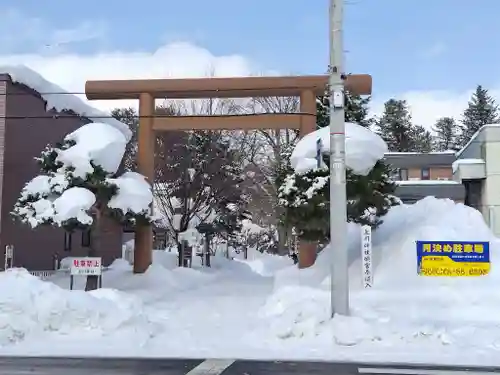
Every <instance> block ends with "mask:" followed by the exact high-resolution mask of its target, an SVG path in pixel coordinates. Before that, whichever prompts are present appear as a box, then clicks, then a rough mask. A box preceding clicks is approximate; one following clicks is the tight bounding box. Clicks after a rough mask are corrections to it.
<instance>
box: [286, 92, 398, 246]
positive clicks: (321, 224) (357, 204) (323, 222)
mask: <svg viewBox="0 0 500 375" xmlns="http://www.w3.org/2000/svg"><path fill="white" fill-rule="evenodd" d="M328 104H329V103H328V98H327V97H324V98H320V99H318V101H317V109H318V111H317V119H318V125H319V127H323V126H327V125H328V123H329V120H328V116H329V106H328ZM367 104H368V103H367V102H365V103H364V104H363V105H364V106H367ZM349 108H352V106H349V105H346V118H353V117H352V113H351V112H349ZM365 113H366V114H367V113H368V111H366V112H365ZM349 116H351V117H349ZM362 120H363V119H362ZM369 123H370V121H369V120H366V119H365V120H364V121H362V124H364V125H365V126H366V125H368V124H369ZM322 159H323V161H324V162H325V164H326V165H329V160H328V155H324V154H323V155H322ZM389 173H390V168H389V167H388V166H387V165H385V164H384V162H383V161H379V162H377V164H376V165H375V166H374V168H373V169H372V170H371V171H370V173H369V174H368V175H367V176H359V175H356V174H354V173H352V171H350V170H347V171H346V178H347V200H348V203H347V216H348V220H349V221H350V222H354V223H359V224H363V225H365V224H366V225H370V226H372V227H373V228H376V227H377V226H379V225H380V224H381V222H382V219H381V218H382V217H383V216H384V215H385V214H386V213H387V211H388V210H389V208H390V207H391V206H393V205H396V204H398V202H399V200H398V199H397V198H396V197H394V195H393V193H394V190H395V185H394V183H393V182H392V181H391V180H390V178H389ZM279 178H280V181H282V183H281V186H280V188H279V198H280V200H279V203H280V204H281V205H282V206H284V207H285V213H284V216H283V218H282V220H284V221H285V222H286V223H287V225H288V226H290V227H295V228H296V231H297V232H298V235H299V238H301V239H303V240H306V241H319V242H323V241H327V240H328V238H329V236H330V231H329V218H330V216H329V199H330V197H329V195H330V186H329V184H330V181H329V178H330V173H329V170H328V168H321V167H320V168H317V169H315V170H312V171H309V172H307V173H305V174H297V173H295V172H294V171H293V169H292V168H291V166H290V164H287V165H286V166H283V168H282V170H281V173H280V177H279Z"/></svg>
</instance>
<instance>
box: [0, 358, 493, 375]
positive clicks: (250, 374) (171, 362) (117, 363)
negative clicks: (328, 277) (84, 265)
mask: <svg viewBox="0 0 500 375" xmlns="http://www.w3.org/2000/svg"><path fill="white" fill-rule="evenodd" d="M101 374H102V375H117V374H120V375H160V374H163V375H267V374H270V375H287V374H294V375H389V374H390V375H433V374H436V375H493V374H496V375H500V367H459V366H434V365H410V364H369V363H351V362H300V361H297V362H282V361H277V362H273V361H249V360H229V359H183V358H179V359H146V358H131V359H123V358H47V357H43V358H38V357H0V375H101Z"/></svg>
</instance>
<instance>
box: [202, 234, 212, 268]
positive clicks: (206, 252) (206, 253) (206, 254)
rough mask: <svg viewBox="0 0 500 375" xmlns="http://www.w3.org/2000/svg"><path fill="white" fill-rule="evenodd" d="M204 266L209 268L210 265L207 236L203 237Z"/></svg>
mask: <svg viewBox="0 0 500 375" xmlns="http://www.w3.org/2000/svg"><path fill="white" fill-rule="evenodd" d="M204 245H205V266H206V267H211V264H210V236H209V235H208V234H206V235H205V244H204Z"/></svg>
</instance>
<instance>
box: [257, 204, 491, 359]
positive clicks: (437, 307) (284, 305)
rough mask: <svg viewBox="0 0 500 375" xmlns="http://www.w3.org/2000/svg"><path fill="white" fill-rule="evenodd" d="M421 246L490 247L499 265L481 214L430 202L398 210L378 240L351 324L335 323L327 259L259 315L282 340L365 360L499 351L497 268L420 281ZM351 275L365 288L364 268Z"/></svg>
mask: <svg viewBox="0 0 500 375" xmlns="http://www.w3.org/2000/svg"><path fill="white" fill-rule="evenodd" d="M358 236H359V232H358ZM416 240H429V241H433V240H435V241H437V240H442V241H443V240H446V241H490V244H491V258H492V263H493V264H495V261H498V259H499V254H498V251H499V249H500V247H499V243H498V240H497V239H496V238H495V237H494V236H493V235H492V233H491V231H490V230H489V228H488V227H487V225H486V224H485V222H484V220H483V217H482V216H481V214H480V213H479V212H478V211H476V210H474V209H473V208H470V207H467V206H464V205H463V204H456V203H454V202H453V201H451V200H440V199H436V198H433V197H427V198H425V199H423V200H421V201H419V202H417V203H416V204H414V205H401V206H395V207H393V208H392V209H391V210H390V212H389V213H388V214H387V215H386V216H385V217H384V223H383V224H382V225H381V226H380V228H379V229H377V231H375V232H374V233H373V251H374V256H375V258H376V259H377V261H376V262H375V269H374V272H375V274H374V287H373V288H372V289H359V288H358V289H356V288H351V292H352V293H351V313H352V315H351V316H350V317H336V318H335V319H333V320H330V319H329V303H330V302H329V301H330V297H329V292H328V290H327V288H325V281H326V282H327V283H328V276H326V278H325V277H324V276H325V273H324V272H323V271H324V270H325V267H328V263H326V264H325V263H324V262H322V261H324V260H325V259H324V258H323V259H321V257H320V259H319V261H318V264H317V265H316V266H315V267H312V268H311V269H309V270H305V273H306V274H308V273H309V274H315V273H318V274H319V275H320V277H319V278H316V279H315V280H314V279H313V277H312V276H311V277H309V278H308V279H307V280H308V281H309V283H308V284H304V285H297V283H296V282H290V284H289V285H286V284H284V283H283V282H282V283H281V284H280V285H277V289H276V290H275V292H274V293H273V294H272V295H271V296H270V297H269V299H268V300H267V303H266V305H265V306H264V307H263V308H262V309H261V310H260V311H259V313H258V315H259V317H260V318H261V319H265V321H267V322H268V323H270V326H271V331H272V332H273V334H274V335H275V337H277V338H280V339H283V338H287V339H295V340H299V339H300V340H303V339H305V338H307V337H310V338H315V339H316V340H320V339H318V337H323V339H325V340H326V339H327V338H329V339H328V340H331V337H334V341H335V343H336V345H339V346H346V347H352V346H359V351H357V352H358V353H361V352H362V351H368V352H372V353H373V352H374V351H375V352H376V351H377V350H380V351H381V352H384V353H386V354H387V353H388V352H390V353H395V352H397V351H401V352H404V353H406V356H407V357H408V356H409V354H408V353H412V356H411V358H412V359H411V360H412V361H415V360H419V359H420V358H421V357H422V356H424V357H425V358H426V360H427V361H428V362H430V361H429V358H434V357H435V358H438V357H439V354H440V353H441V351H442V350H445V349H446V347H447V346H449V345H452V344H453V345H455V347H459V348H462V349H463V350H465V349H467V350H468V351H470V350H474V349H477V350H482V349H483V348H484V347H485V345H497V344H496V343H498V342H500V329H499V328H497V327H500V317H498V314H488V312H489V311H498V309H500V295H499V294H498V293H497V289H498V283H499V282H500V269H498V268H495V267H492V271H491V273H490V274H489V275H487V276H485V277H479V278H425V277H420V276H418V275H417V268H416V267H417V262H416V250H415V241H416ZM358 251H360V250H359V248H358ZM322 257H324V256H323V255H322ZM351 268H354V269H356V272H354V273H353V272H351V273H350V276H351V278H352V279H353V278H358V281H357V283H358V284H360V279H361V270H360V268H359V265H358V267H356V262H353V264H352V266H351ZM351 271H352V270H351ZM283 280H286V278H285V279H283ZM283 280H282V281H283ZM320 341H321V340H320ZM455 349H456V348H455ZM459 350H460V349H459ZM415 353H418V354H415ZM400 354H401V353H400ZM433 356H434V357H433ZM398 358H401V357H398ZM432 360H433V359H431V361H432ZM437 360H438V361H439V362H442V358H441V359H437Z"/></svg>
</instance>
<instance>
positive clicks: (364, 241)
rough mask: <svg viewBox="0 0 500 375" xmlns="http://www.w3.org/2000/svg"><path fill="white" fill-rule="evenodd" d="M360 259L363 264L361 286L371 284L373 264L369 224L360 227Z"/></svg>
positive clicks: (368, 286)
mask: <svg viewBox="0 0 500 375" xmlns="http://www.w3.org/2000/svg"><path fill="white" fill-rule="evenodd" d="M361 261H362V264H363V269H362V271H363V276H362V277H363V286H364V287H365V288H371V287H372V286H373V264H372V261H373V259H372V228H371V227H370V226H369V225H363V226H362V227H361Z"/></svg>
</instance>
